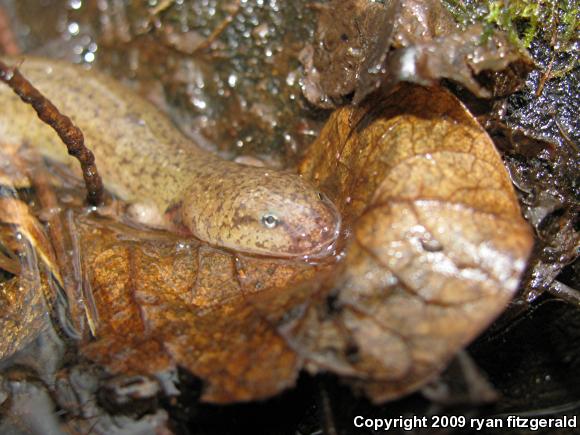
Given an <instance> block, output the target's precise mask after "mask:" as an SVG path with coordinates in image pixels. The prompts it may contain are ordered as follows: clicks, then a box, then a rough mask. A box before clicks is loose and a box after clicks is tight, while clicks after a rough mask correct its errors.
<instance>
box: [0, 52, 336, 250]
mask: <svg viewBox="0 0 580 435" xmlns="http://www.w3.org/2000/svg"><path fill="white" fill-rule="evenodd" d="M4 61H5V62H6V63H9V64H15V63H17V62H16V61H15V60H11V59H4ZM20 71H21V72H22V73H23V75H24V76H25V77H26V78H27V79H28V80H29V81H30V82H31V83H32V84H33V85H34V86H35V87H37V88H38V89H39V90H40V91H41V92H42V93H43V94H44V95H45V96H46V97H48V98H49V99H50V100H51V101H52V102H53V103H54V104H55V105H56V106H57V107H58V109H59V110H60V111H61V112H62V113H64V114H66V115H67V116H70V117H71V119H72V120H73V122H74V123H75V124H76V125H78V126H79V127H80V128H81V130H82V131H83V133H84V135H85V143H86V145H87V146H88V147H89V148H91V150H92V151H93V152H94V154H95V157H96V162H97V167H98V169H99V171H100V173H101V175H102V177H103V180H104V182H105V185H106V186H107V188H108V189H109V190H111V191H112V192H114V193H115V194H117V195H118V196H120V197H121V198H123V199H125V200H127V201H129V202H133V203H141V204H146V205H147V206H150V207H153V208H154V209H155V211H156V213H157V214H158V215H163V216H168V214H166V212H168V211H169V210H172V211H173V212H174V213H173V215H174V216H175V215H177V220H181V222H182V223H183V224H184V225H185V226H186V227H187V228H188V229H189V230H190V231H191V232H192V233H193V234H194V235H195V236H197V237H198V238H200V239H202V240H205V241H207V242H209V243H211V244H214V245H217V246H222V247H226V248H231V249H233V250H238V251H243V252H250V253H256V254H264V255H274V256H282V257H290V256H303V255H309V256H314V255H321V254H324V253H325V251H326V249H327V248H328V246H329V245H331V244H332V243H333V242H334V241H335V239H336V237H337V235H338V232H339V227H340V215H339V213H338V212H337V210H336V208H335V207H334V205H333V204H332V203H331V202H330V201H329V200H327V199H325V198H323V199H321V198H320V195H319V194H318V192H317V191H316V189H315V188H314V186H312V185H311V184H310V183H309V182H307V181H306V180H303V179H302V178H301V177H299V176H298V175H296V174H292V173H287V172H278V171H273V170H269V169H265V168H258V167H251V166H244V165H240V164H237V163H234V162H230V161H226V160H223V159H221V158H219V157H218V156H215V155H213V154H211V153H209V152H207V151H205V150H203V149H201V148H200V147H199V146H198V145H197V144H195V143H194V142H193V141H192V140H191V139H189V138H186V137H185V136H184V135H183V134H182V133H181V132H180V131H179V130H178V129H177V128H176V127H175V126H174V125H173V124H172V123H171V121H169V120H168V119H167V118H166V116H165V115H164V114H163V113H161V112H160V111H159V110H157V108H155V107H154V106H153V105H152V104H151V103H149V102H147V101H146V100H145V99H143V98H141V97H139V96H138V95H136V94H134V93H133V92H131V91H130V90H128V89H127V88H125V87H123V86H122V85H120V84H119V83H117V82H115V81H114V80H112V79H111V78H108V77H106V76H104V75H102V74H98V73H96V72H93V71H86V70H84V69H82V68H80V67H77V66H73V65H70V64H67V63H62V62H58V61H54V60H48V59H39V58H26V59H25V60H24V62H23V63H22V65H21V67H20ZM0 142H4V143H12V144H21V143H29V144H31V145H34V146H38V147H39V148H40V149H41V150H42V153H43V154H44V155H46V156H48V157H50V158H52V159H56V160H59V161H62V162H65V163H67V164H69V165H71V166H73V167H77V166H78V163H76V162H75V161H73V160H72V159H71V158H70V157H69V156H68V155H67V154H66V148H65V146H64V145H63V144H62V143H61V141H60V139H59V138H58V136H57V135H56V133H55V132H54V131H53V130H52V129H51V128H50V127H48V126H47V125H45V124H43V123H42V122H41V121H40V120H39V119H38V118H37V117H36V114H35V112H34V111H33V109H32V108H31V107H30V106H28V105H26V104H24V103H22V102H21V101H20V100H19V99H18V97H17V96H16V95H15V94H14V93H13V92H12V90H11V89H9V88H8V86H5V85H2V86H0ZM175 212H176V213H175ZM268 213H272V214H274V215H276V217H277V218H278V220H279V222H278V224H277V225H276V226H275V227H274V228H267V226H266V225H264V223H263V222H262V216H264V215H265V214H268ZM167 219H168V218H167Z"/></svg>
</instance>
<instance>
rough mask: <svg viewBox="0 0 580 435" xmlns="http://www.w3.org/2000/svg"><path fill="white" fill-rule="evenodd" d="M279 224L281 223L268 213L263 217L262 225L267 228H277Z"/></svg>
mask: <svg viewBox="0 0 580 435" xmlns="http://www.w3.org/2000/svg"><path fill="white" fill-rule="evenodd" d="M278 223H280V220H279V219H278V218H277V217H276V215H274V214H272V213H267V214H265V215H264V216H262V225H264V226H265V227H266V228H275V227H276V225H278Z"/></svg>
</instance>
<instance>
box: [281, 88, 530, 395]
mask: <svg viewBox="0 0 580 435" xmlns="http://www.w3.org/2000/svg"><path fill="white" fill-rule="evenodd" d="M373 104H375V105H374V107H373ZM328 155H334V156H335V158H336V159H328V158H327V157H326V156H328ZM302 170H303V172H304V173H305V174H306V175H308V176H311V177H313V178H314V179H315V180H317V181H318V182H319V183H321V184H322V185H323V186H327V187H329V188H334V189H335V190H336V191H338V192H339V194H338V197H339V198H340V205H341V208H342V210H343V213H344V215H345V217H346V218H347V220H348V221H349V222H352V234H353V235H352V238H351V240H350V242H349V245H348V247H347V250H346V255H345V261H344V263H343V264H342V267H343V273H342V274H340V275H339V276H338V278H337V279H336V280H335V282H334V283H333V286H332V288H331V290H329V291H328V296H327V304H326V305H323V304H311V305H309V306H307V307H303V309H302V310H301V312H300V315H299V316H296V317H295V318H294V319H292V320H291V321H289V322H288V323H287V324H286V325H285V326H284V328H285V336H287V337H289V339H290V340H292V341H293V343H294V347H295V348H296V349H299V352H300V353H302V354H303V355H305V357H306V358H308V359H310V360H311V361H313V362H314V364H313V365H311V366H309V367H310V369H311V370H312V371H320V370H329V369H330V370H332V371H335V372H337V373H339V374H342V375H346V376H349V377H352V378H354V379H355V380H354V381H353V384H354V385H356V386H357V387H359V388H362V389H363V390H365V391H366V393H367V394H368V395H369V396H370V397H371V398H372V399H373V400H374V401H377V402H380V401H384V400H387V399H392V398H396V397H399V396H400V395H403V394H405V393H407V392H410V391H413V390H415V389H416V388H418V387H419V386H420V385H422V384H423V383H425V382H426V381H428V380H429V379H432V378H433V377H434V376H436V375H437V373H438V372H439V371H440V370H441V369H442V368H443V367H444V366H445V364H446V363H447V361H449V359H450V358H451V357H452V355H454V354H455V352H457V350H459V349H460V348H461V347H462V346H465V345H466V344H467V343H468V342H469V341H470V340H472V339H473V338H474V337H475V336H476V335H477V334H479V333H480V332H481V330H482V329H483V328H485V327H486V325H488V324H489V323H490V322H491V321H492V320H493V319H494V318H495V316H497V315H498V314H499V313H500V312H501V311H502V310H503V309H504V307H505V306H506V304H507V303H508V301H509V300H510V298H511V297H512V295H513V293H514V291H515V290H516V288H517V285H518V280H519V277H520V274H521V272H522V270H523V268H524V266H525V261H526V258H527V256H528V254H529V251H530V248H531V245H532V237H531V233H530V230H529V228H528V226H527V224H526V223H525V221H524V220H523V219H522V217H521V215H520V209H519V205H518V202H517V199H516V196H515V194H514V191H513V188H512V186H511V182H510V179H509V177H508V175H507V172H506V170H505V168H504V166H503V164H502V161H501V159H500V158H499V155H498V153H497V151H496V150H495V148H494V146H493V143H492V142H491V140H490V139H489V137H488V136H487V135H486V134H485V132H484V131H483V130H482V129H481V127H480V126H479V125H478V124H477V122H476V121H475V120H474V119H473V118H472V117H471V115H470V114H469V113H468V112H467V111H466V110H465V109H464V107H463V106H462V105H461V104H460V103H459V102H458V101H457V100H456V99H455V98H454V97H452V96H451V95H450V94H449V93H447V92H445V91H444V90H442V89H437V88H422V87H417V86H410V85H407V86H402V87H399V88H398V90H397V91H396V92H394V93H393V94H392V95H390V96H389V98H387V99H386V100H385V101H383V102H380V103H378V106H377V105H376V103H369V104H368V105H367V106H366V107H364V108H344V109H341V110H339V111H336V112H335V113H334V114H333V115H332V117H331V119H330V120H329V122H328V123H327V125H326V127H325V129H324V130H323V132H322V134H321V136H320V138H319V139H318V141H317V143H315V144H314V146H313V147H312V148H311V151H310V153H309V155H308V156H307V159H306V162H305V164H304V165H303V167H302Z"/></svg>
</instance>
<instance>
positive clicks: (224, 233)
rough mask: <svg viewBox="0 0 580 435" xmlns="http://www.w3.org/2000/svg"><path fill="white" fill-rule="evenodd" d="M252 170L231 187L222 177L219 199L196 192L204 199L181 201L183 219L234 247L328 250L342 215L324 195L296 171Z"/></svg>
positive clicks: (278, 252) (302, 252)
mask: <svg viewBox="0 0 580 435" xmlns="http://www.w3.org/2000/svg"><path fill="white" fill-rule="evenodd" d="M253 172H254V174H252V175H254V176H252V177H246V178H242V179H240V178H238V179H237V183H235V185H234V183H230V181H229V180H228V178H229V177H227V176H226V177H224V178H222V179H221V182H222V184H223V185H222V186H220V189H219V190H220V192H221V194H222V196H221V197H220V198H219V200H218V201H216V198H213V200H212V198H211V196H212V195H213V194H214V192H209V191H208V192H205V193H203V192H199V194H198V195H197V197H198V199H201V198H200V197H202V198H204V200H202V201H191V204H187V202H186V203H184V204H183V209H182V216H183V217H182V219H183V223H184V224H185V225H186V226H187V227H188V228H189V229H190V230H191V231H192V233H193V234H195V235H196V236H197V237H199V238H200V239H202V240H205V241H207V242H209V243H212V244H215V245H218V246H223V247H226V248H230V249H233V250H235V251H240V252H248V253H254V254H261V255H269V256H275V257H297V256H308V257H320V256H324V255H326V254H328V253H330V249H331V245H333V243H334V242H335V241H336V239H337V237H338V235H339V231H340V224H341V217H340V213H339V212H338V210H337V209H336V207H335V206H334V204H333V203H332V202H331V201H330V200H329V199H328V198H327V197H326V195H324V194H323V193H322V192H320V191H318V190H317V189H316V188H315V187H314V186H313V185H312V184H310V183H309V182H307V181H306V180H304V179H302V178H301V177H299V176H297V175H295V174H289V173H283V172H275V171H268V170H266V169H263V168H254V169H253ZM256 173H257V174H256ZM245 175H247V174H245ZM256 175H258V176H257V177H256ZM256 180H259V182H256ZM228 184H230V185H229V186H228ZM224 192H225V193H224Z"/></svg>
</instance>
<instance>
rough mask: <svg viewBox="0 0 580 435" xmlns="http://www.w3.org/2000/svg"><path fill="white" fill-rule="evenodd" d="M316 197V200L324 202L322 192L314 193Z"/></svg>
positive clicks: (324, 197) (324, 198) (324, 196)
mask: <svg viewBox="0 0 580 435" xmlns="http://www.w3.org/2000/svg"><path fill="white" fill-rule="evenodd" d="M316 195H317V196H318V199H319V200H321V201H326V199H327V198H326V195H325V194H324V193H322V192H316Z"/></svg>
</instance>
